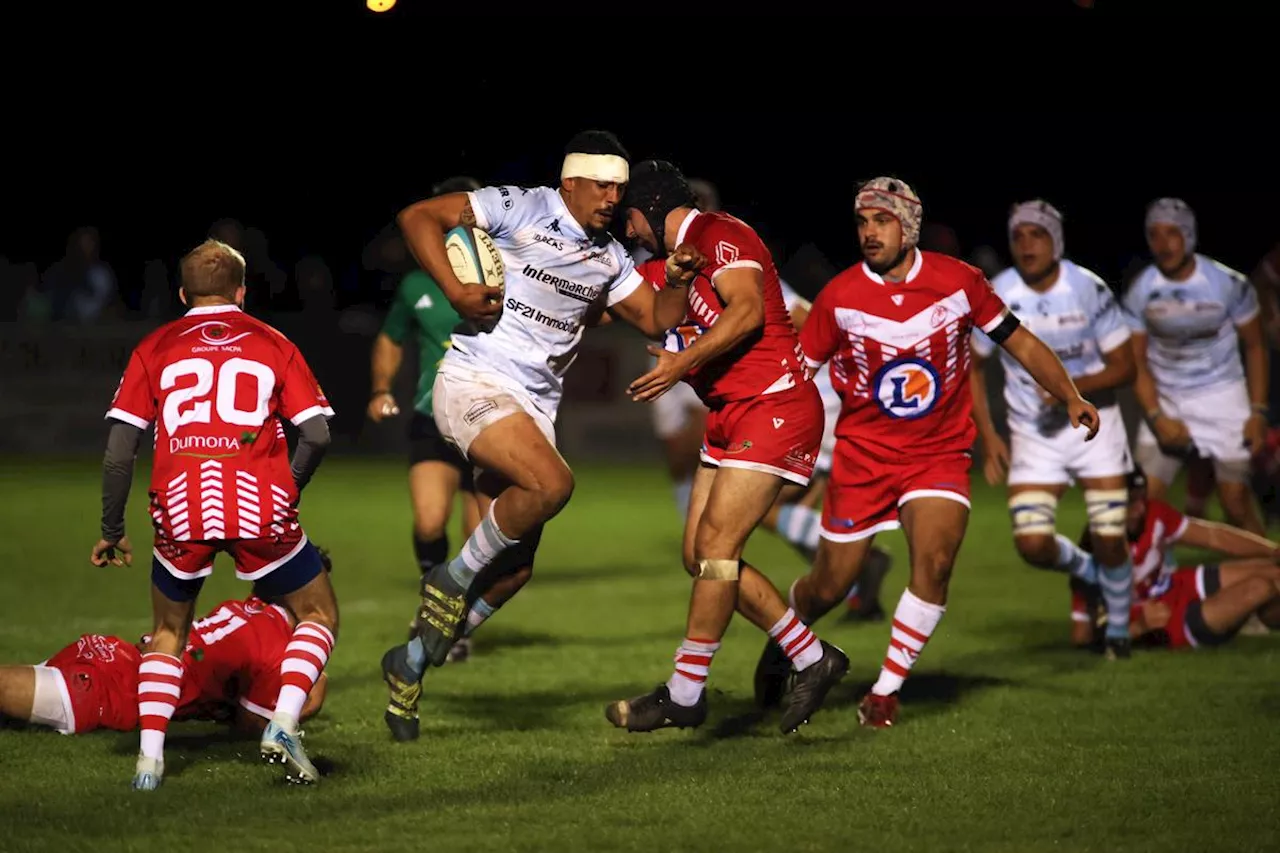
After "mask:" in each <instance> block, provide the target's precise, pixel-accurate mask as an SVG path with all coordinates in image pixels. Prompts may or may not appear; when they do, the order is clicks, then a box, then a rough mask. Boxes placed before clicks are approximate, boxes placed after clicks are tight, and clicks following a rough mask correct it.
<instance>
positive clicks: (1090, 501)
mask: <svg viewBox="0 0 1280 853" xmlns="http://www.w3.org/2000/svg"><path fill="white" fill-rule="evenodd" d="M1084 505H1085V509H1086V511H1087V512H1088V513H1089V532H1090V533H1092V534H1093V535H1094V536H1111V537H1119V536H1124V535H1125V527H1126V524H1125V521H1126V520H1127V515H1128V508H1129V493H1128V492H1127V491H1126V490H1124V489H1085V490H1084Z"/></svg>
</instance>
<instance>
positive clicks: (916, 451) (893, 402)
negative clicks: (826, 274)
mask: <svg viewBox="0 0 1280 853" xmlns="http://www.w3.org/2000/svg"><path fill="white" fill-rule="evenodd" d="M854 206H855V214H856V218H857V223H858V241H859V243H860V244H861V248H862V255H863V258H864V259H865V260H864V261H863V262H862V263H860V264H857V265H856V266H853V267H850V268H849V269H847V270H845V271H844V272H842V273H840V274H839V275H838V276H836V277H835V278H834V279H832V280H831V282H829V283H828V284H827V286H826V287H824V288H823V290H822V292H821V293H819V294H818V298H817V299H816V300H814V303H813V310H812V311H810V313H809V319H808V322H806V323H805V326H804V329H803V331H802V332H801V334H800V342H801V345H802V347H803V349H804V356H805V359H806V361H808V362H809V365H810V367H812V368H814V369H816V368H817V367H819V366H820V365H822V364H824V363H826V362H827V361H830V362H831V378H832V381H833V382H834V384H835V387H836V390H837V391H838V392H839V393H840V396H841V397H842V398H843V400H844V411H843V412H841V415H840V420H839V422H838V423H837V425H836V452H835V462H834V465H833V466H832V471H831V482H830V484H829V485H828V487H827V494H826V503H825V505H824V507H823V513H822V542H821V544H820V545H819V547H818V558H817V561H816V562H815V563H814V566H813V569H812V570H811V571H810V572H809V574H807V575H805V576H804V577H801V578H800V579H799V580H797V581H796V583H795V585H794V586H792V588H791V602H792V606H793V607H794V608H795V610H796V612H797V613H799V614H800V616H801V618H803V619H804V620H806V621H807V622H809V623H812V622H814V621H815V620H817V619H819V618H821V617H822V616H823V614H825V613H827V612H828V611H830V610H831V608H833V607H835V606H836V605H837V604H839V603H840V602H841V601H842V600H843V599H844V596H845V593H846V592H847V591H848V589H849V587H850V586H851V585H852V584H853V583H854V581H856V580H857V574H858V570H859V567H861V566H862V564H863V561H864V559H865V557H866V553H867V549H869V548H870V547H871V542H872V540H873V539H874V537H875V535H876V534H877V533H879V532H881V531H883V530H892V529H894V528H897V527H901V528H903V531H904V532H905V533H906V536H907V546H908V549H909V553H910V559H911V580H910V582H909V583H908V585H907V589H906V590H904V591H903V593H902V597H901V599H899V601H898V606H897V609H896V611H895V612H894V615H893V626H892V634H891V639H890V642H889V649H888V652H887V653H886V654H885V658H884V663H883V665H882V667H881V669H880V677H879V679H878V680H877V681H876V683H875V685H874V686H873V687H872V688H871V692H870V693H868V694H867V696H865V697H864V698H863V700H862V702H861V704H860V705H859V707H858V718H859V720H860V721H861V722H862V723H863V725H868V726H875V727H883V726H890V725H893V723H894V721H895V719H896V717H897V712H898V690H899V689H900V688H901V687H902V684H903V682H904V681H905V680H906V678H907V675H908V673H909V672H910V670H911V667H912V666H913V665H914V664H915V662H916V659H917V658H918V657H919V655H920V653H921V651H923V650H924V646H925V644H926V643H927V642H928V641H929V637H930V636H931V635H932V634H933V632H934V630H935V629H936V628H937V627H938V623H939V622H940V621H941V619H942V615H943V613H945V612H946V603H947V585H948V582H949V580H950V578H951V570H952V567H953V565H954V564H955V558H956V553H957V552H958V551H959V550H960V544H961V542H962V541H963V540H964V533H965V528H966V527H967V525H968V521H969V468H970V465H971V462H972V460H971V456H970V448H971V447H972V445H973V440H974V437H975V433H976V430H975V427H974V425H973V421H972V419H971V417H970V413H971V409H972V400H971V397H970V391H969V351H970V350H969V336H970V332H971V330H972V329H974V328H978V329H981V330H982V331H983V332H984V333H985V334H986V335H987V336H988V337H990V338H991V340H992V341H994V342H995V343H996V344H998V345H1000V346H1002V347H1004V349H1005V351H1006V352H1008V353H1009V354H1010V355H1012V356H1013V358H1014V359H1015V360H1017V362H1018V363H1019V364H1021V365H1022V366H1023V367H1025V368H1026V369H1027V371H1028V372H1029V373H1030V374H1031V376H1032V378H1034V379H1035V380H1036V382H1038V383H1039V384H1040V386H1041V387H1043V388H1046V389H1048V390H1049V392H1050V393H1051V394H1052V395H1053V396H1054V398H1055V399H1057V400H1059V401H1061V402H1062V403H1063V405H1064V406H1066V409H1067V414H1068V418H1069V420H1070V422H1071V425H1072V426H1073V427H1079V426H1086V427H1087V428H1088V431H1089V436H1088V437H1089V438H1092V437H1093V435H1094V434H1096V433H1097V429H1098V412H1097V410H1096V409H1095V408H1094V407H1093V406H1092V405H1091V404H1090V403H1089V402H1087V401H1086V400H1084V399H1083V398H1082V397H1081V396H1080V393H1079V391H1077V389H1076V387H1075V384H1074V383H1073V382H1072V381H1071V377H1070V376H1068V375H1067V372H1066V370H1065V369H1064V368H1063V366H1062V362H1060V361H1059V360H1058V357H1057V356H1056V355H1054V352H1053V350H1051V349H1049V347H1047V346H1045V344H1044V343H1042V342H1041V341H1040V339H1039V338H1037V337H1035V335H1033V334H1031V333H1030V332H1029V331H1027V330H1026V329H1025V328H1024V327H1022V326H1021V324H1020V323H1019V321H1018V318H1017V317H1016V316H1014V315H1013V314H1012V313H1011V312H1010V311H1009V309H1008V308H1007V307H1005V304H1004V302H1003V301H1002V300H1001V299H1000V297H999V296H997V295H996V292H995V291H994V290H993V289H992V287H991V284H990V283H989V282H988V281H987V280H986V278H985V277H984V276H983V275H982V273H981V272H980V271H979V270H978V269H976V268H974V267H972V266H969V265H968V264H966V263H963V262H961V261H958V260H956V259H954V258H951V257H949V256H947V255H942V254H938V253H935V252H924V251H921V250H920V249H918V248H917V247H916V243H917V242H919V239H920V220H921V215H922V207H921V204H920V199H919V197H918V196H917V195H916V194H915V192H914V191H913V190H912V189H911V187H909V186H908V185H907V184H906V183H904V182H903V181H900V180H898V179H896V178H892V177H880V178H875V179H873V180H871V181H869V182H867V183H866V184H864V185H863V186H862V187H861V188H860V189H859V191H858V194H857V197H856V201H855V205H854ZM776 654H777V652H776V651H775V650H773V649H772V647H770V648H766V650H765V656H766V658H767V657H768V656H769V655H776ZM766 663H767V661H766V660H764V659H762V661H761V669H764V668H765V665H766ZM757 686H758V688H759V686H760V685H759V682H758V684H757Z"/></svg>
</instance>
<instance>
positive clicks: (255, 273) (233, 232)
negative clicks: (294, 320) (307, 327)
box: [209, 218, 297, 311]
mask: <svg viewBox="0 0 1280 853" xmlns="http://www.w3.org/2000/svg"><path fill="white" fill-rule="evenodd" d="M209 236H210V237H213V238H215V239H218V240H221V241H222V242H224V243H226V244H227V245H228V246H230V247H231V248H233V249H235V250H236V251H238V252H240V254H242V255H244V264H245V272H244V278H245V285H246V287H247V290H248V292H247V294H246V296H245V307H246V308H247V309H248V310H249V311H265V310H269V309H271V308H273V307H274V308H277V309H280V308H284V309H286V310H287V309H288V308H289V307H297V306H296V303H295V305H293V306H290V305H288V304H287V303H288V296H289V294H288V293H287V290H288V287H289V276H288V274H286V273H285V271H284V270H283V269H281V268H280V266H279V265H278V264H277V263H276V262H275V261H274V260H272V258H271V253H270V251H269V249H268V246H267V235H265V234H263V233H262V231H261V229H258V228H245V227H244V225H243V224H242V223H241V222H240V221H239V220H236V219H230V218H228V219H219V220H218V221H217V222H215V223H213V225H211V226H209Z"/></svg>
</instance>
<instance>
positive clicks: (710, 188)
mask: <svg viewBox="0 0 1280 853" xmlns="http://www.w3.org/2000/svg"><path fill="white" fill-rule="evenodd" d="M689 189H691V190H693V198H694V201H695V202H696V203H697V205H698V209H699V210H706V211H715V210H720V209H721V207H720V190H718V189H716V185H715V184H713V183H711V182H710V181H708V180H707V179H706V178H690V179H689Z"/></svg>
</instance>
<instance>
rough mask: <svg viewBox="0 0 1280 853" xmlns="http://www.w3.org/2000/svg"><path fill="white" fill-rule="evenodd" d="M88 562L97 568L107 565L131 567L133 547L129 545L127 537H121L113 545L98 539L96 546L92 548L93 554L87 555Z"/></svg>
mask: <svg viewBox="0 0 1280 853" xmlns="http://www.w3.org/2000/svg"><path fill="white" fill-rule="evenodd" d="M89 562H91V563H93V564H94V565H95V566H99V567H101V566H105V565H106V564H107V563H110V564H111V565H113V566H132V565H133V546H132V545H130V544H129V537H128V536H122V537H120V541H119V542H114V543H113V542H108V541H107V540H105V539H99V540H98V544H97V545H94V546H93V553H92V554H91V555H89Z"/></svg>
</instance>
